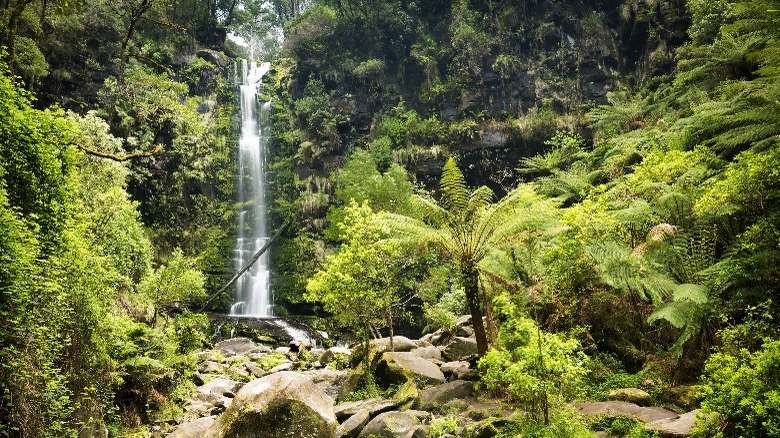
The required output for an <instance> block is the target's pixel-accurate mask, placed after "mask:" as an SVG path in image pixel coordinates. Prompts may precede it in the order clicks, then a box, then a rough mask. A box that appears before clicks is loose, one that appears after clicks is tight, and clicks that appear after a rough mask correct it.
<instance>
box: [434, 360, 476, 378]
mask: <svg viewBox="0 0 780 438" xmlns="http://www.w3.org/2000/svg"><path fill="white" fill-rule="evenodd" d="M441 372H442V373H444V376H445V377H447V380H471V381H476V380H479V372H478V371H477V370H475V369H474V368H471V364H469V363H468V362H466V361H457V362H447V363H443V364H442V365H441Z"/></svg>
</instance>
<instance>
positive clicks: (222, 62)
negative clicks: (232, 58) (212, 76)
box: [197, 49, 229, 68]
mask: <svg viewBox="0 0 780 438" xmlns="http://www.w3.org/2000/svg"><path fill="white" fill-rule="evenodd" d="M197 55H198V58H201V59H204V60H206V61H208V62H210V63H212V64H214V65H216V66H217V67H221V68H225V67H227V65H228V61H229V60H228V57H227V56H226V55H225V54H224V53H222V52H217V51H216V50H210V49H201V50H198V53H197Z"/></svg>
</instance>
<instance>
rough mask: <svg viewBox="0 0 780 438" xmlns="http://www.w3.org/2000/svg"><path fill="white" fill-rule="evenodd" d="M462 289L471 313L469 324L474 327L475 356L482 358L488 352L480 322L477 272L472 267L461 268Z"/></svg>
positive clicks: (480, 308)
mask: <svg viewBox="0 0 780 438" xmlns="http://www.w3.org/2000/svg"><path fill="white" fill-rule="evenodd" d="M461 275H462V276H463V289H464V292H465V293H466V302H467V303H468V305H469V311H470V312H471V324H472V326H473V327H474V337H475V338H476V339H477V355H478V356H479V357H483V356H484V355H485V353H487V350H488V342H487V335H486V334H485V324H484V322H482V306H481V305H480V304H481V303H480V299H479V272H478V271H477V269H476V267H474V266H463V267H462V268H461Z"/></svg>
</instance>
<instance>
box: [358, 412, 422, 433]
mask: <svg viewBox="0 0 780 438" xmlns="http://www.w3.org/2000/svg"><path fill="white" fill-rule="evenodd" d="M419 425H420V420H419V419H417V417H415V416H413V415H410V414H408V413H406V412H397V411H393V412H386V413H384V414H380V415H378V416H377V417H376V418H374V419H373V420H371V421H370V422H369V423H368V424H367V425H366V427H364V428H363V430H362V431H361V432H360V435H358V437H359V438H369V437H381V438H397V437H405V436H407V435H408V434H411V433H414V432H415V431H416V430H417V426H419Z"/></svg>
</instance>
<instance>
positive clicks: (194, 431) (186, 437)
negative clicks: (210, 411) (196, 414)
mask: <svg viewBox="0 0 780 438" xmlns="http://www.w3.org/2000/svg"><path fill="white" fill-rule="evenodd" d="M216 418H217V417H213V416H212V417H203V418H198V419H197V420H193V421H190V422H188V423H182V424H181V425H180V426H179V427H178V428H177V429H176V430H175V431H173V432H171V433H169V434H168V435H166V436H165V438H200V437H202V436H203V434H205V433H206V430H207V429H208V428H209V427H211V425H212V424H214V420H215V419H216Z"/></svg>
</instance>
